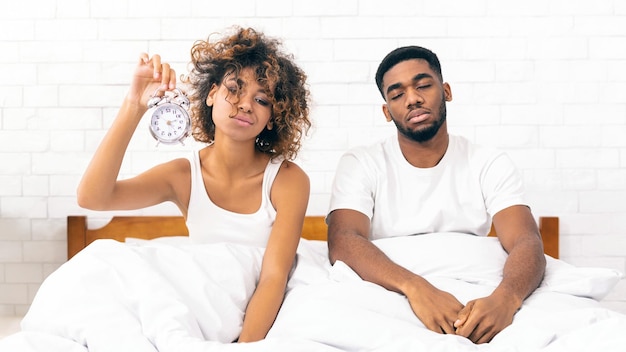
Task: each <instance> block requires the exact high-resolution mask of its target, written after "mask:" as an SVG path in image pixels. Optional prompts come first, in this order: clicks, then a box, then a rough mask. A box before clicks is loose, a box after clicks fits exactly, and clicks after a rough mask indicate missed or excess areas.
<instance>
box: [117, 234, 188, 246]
mask: <svg viewBox="0 0 626 352" xmlns="http://www.w3.org/2000/svg"><path fill="white" fill-rule="evenodd" d="M124 242H126V243H128V244H134V245H138V246H140V245H144V244H147V243H163V244H170V245H181V244H189V243H190V241H189V236H163V237H157V238H153V239H151V240H146V239H143V238H136V237H126V238H125V239H124Z"/></svg>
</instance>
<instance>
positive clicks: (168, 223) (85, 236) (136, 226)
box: [67, 215, 559, 259]
mask: <svg viewBox="0 0 626 352" xmlns="http://www.w3.org/2000/svg"><path fill="white" fill-rule="evenodd" d="M326 231H327V227H326V222H325V221H324V217H323V216H307V217H306V218H305V219H304V226H303V228H302V237H303V238H306V239H309V240H321V241H325V240H326ZM539 232H541V237H542V239H543V247H544V251H545V253H546V254H548V255H550V256H552V257H553V258H558V257H559V218H558V217H540V218H539ZM188 235H189V232H188V230H187V226H186V225H185V220H184V218H183V217H182V216H115V217H113V218H112V219H111V221H109V223H107V224H106V225H105V226H103V227H100V228H97V229H89V228H87V217H86V216H84V215H76V216H74V215H70V216H68V217H67V258H68V259H69V258H72V257H73V256H74V255H75V254H76V253H78V252H80V251H81V250H82V249H83V248H85V247H86V246H87V245H89V244H90V243H91V242H93V241H95V240H97V239H104V238H109V239H114V240H118V241H120V242H123V241H124V240H125V238H126V237H135V238H142V239H154V238H157V237H164V236H188ZM489 235H490V236H493V235H495V233H494V231H493V227H492V229H491V232H490V233H489Z"/></svg>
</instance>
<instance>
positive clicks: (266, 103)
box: [256, 98, 270, 106]
mask: <svg viewBox="0 0 626 352" xmlns="http://www.w3.org/2000/svg"><path fill="white" fill-rule="evenodd" d="M256 101H257V103H259V104H261V105H262V106H269V105H270V103H269V102H268V101H267V100H265V99H261V98H256Z"/></svg>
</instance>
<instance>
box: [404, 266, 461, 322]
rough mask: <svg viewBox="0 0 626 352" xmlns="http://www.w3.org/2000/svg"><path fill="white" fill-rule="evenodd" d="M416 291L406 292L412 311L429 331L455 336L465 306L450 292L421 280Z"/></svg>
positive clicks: (416, 286) (415, 286)
mask: <svg viewBox="0 0 626 352" xmlns="http://www.w3.org/2000/svg"><path fill="white" fill-rule="evenodd" d="M419 279H420V280H419V281H420V282H418V283H417V285H414V286H413V287H414V289H412V290H408V291H406V292H405V294H406V297H407V298H408V300H409V304H410V305H411V309H413V312H414V313H415V315H416V316H417V318H418V319H419V320H420V321H421V322H422V323H423V324H424V326H426V328H427V329H429V330H432V331H434V332H438V333H444V334H454V333H455V331H454V330H455V329H454V322H455V321H456V320H457V318H458V316H459V314H460V311H461V310H462V308H463V304H461V302H459V301H458V300H457V299H456V298H455V297H454V296H453V295H451V294H450V293H448V292H445V291H441V290H439V289H437V288H436V287H434V286H433V285H431V284H430V283H428V282H427V281H426V280H424V279H422V278H419Z"/></svg>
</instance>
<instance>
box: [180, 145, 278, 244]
mask: <svg viewBox="0 0 626 352" xmlns="http://www.w3.org/2000/svg"><path fill="white" fill-rule="evenodd" d="M188 159H189V163H190V166H191V197H190V199H189V209H187V220H186V224H187V228H188V229H189V238H190V240H191V241H192V243H216V242H228V243H238V244H245V245H250V246H255V247H262V248H265V247H266V246H267V241H268V240H269V237H270V233H271V232H272V226H273V225H274V220H275V219H276V209H274V206H273V205H272V202H271V200H270V191H271V189H272V184H273V183H274V179H275V178H276V175H277V174H278V171H279V170H280V166H281V164H282V163H283V160H282V159H281V158H279V159H277V160H270V161H269V163H268V164H267V167H266V168H265V173H264V174H263V188H262V189H261V192H262V198H261V206H260V207H259V209H258V210H257V211H256V212H254V213H252V214H239V213H234V212H232V211H228V210H226V209H223V208H220V207H219V206H217V205H216V204H215V203H213V202H212V201H211V199H210V198H209V195H208V193H207V190H206V187H204V181H203V179H202V168H201V166H200V156H199V154H198V151H194V152H193V155H191V156H190V157H189V158H188Z"/></svg>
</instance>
